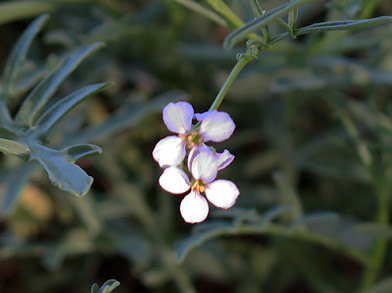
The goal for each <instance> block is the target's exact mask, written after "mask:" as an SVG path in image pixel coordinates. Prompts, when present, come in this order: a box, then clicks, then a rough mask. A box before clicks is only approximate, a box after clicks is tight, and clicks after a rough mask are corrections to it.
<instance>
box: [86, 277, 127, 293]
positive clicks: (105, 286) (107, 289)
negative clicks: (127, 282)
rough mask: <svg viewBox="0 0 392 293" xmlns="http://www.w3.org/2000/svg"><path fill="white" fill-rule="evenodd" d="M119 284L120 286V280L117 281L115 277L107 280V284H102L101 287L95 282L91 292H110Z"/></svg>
mask: <svg viewBox="0 0 392 293" xmlns="http://www.w3.org/2000/svg"><path fill="white" fill-rule="evenodd" d="M118 286H120V282H119V281H116V280H114V279H110V280H108V281H106V282H105V284H103V285H102V287H101V288H99V286H98V285H97V284H94V285H93V286H92V287H91V293H110V292H112V291H113V290H114V289H116V288H117V287H118Z"/></svg>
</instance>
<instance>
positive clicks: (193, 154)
mask: <svg viewBox="0 0 392 293" xmlns="http://www.w3.org/2000/svg"><path fill="white" fill-rule="evenodd" d="M200 153H209V154H211V155H212V151H211V149H210V148H209V147H208V146H206V145H205V144H204V143H203V144H199V145H195V146H194V147H193V148H192V149H191V151H190V152H189V155H188V170H189V171H190V172H191V170H192V169H191V166H192V163H193V160H194V159H195V158H196V156H197V155H198V154H200Z"/></svg>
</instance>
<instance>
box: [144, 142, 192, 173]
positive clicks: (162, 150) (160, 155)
mask: <svg viewBox="0 0 392 293" xmlns="http://www.w3.org/2000/svg"><path fill="white" fill-rule="evenodd" d="M185 154H186V151H185V144H184V143H183V140H182V138H181V137H179V136H174V135H173V136H168V137H165V138H163V139H161V140H160V141H158V143H157V144H156V145H155V148H154V150H153V151H152V156H153V158H154V160H155V161H157V162H158V164H159V166H160V167H162V168H166V167H170V166H178V165H179V164H180V163H181V162H182V160H184V158H185Z"/></svg>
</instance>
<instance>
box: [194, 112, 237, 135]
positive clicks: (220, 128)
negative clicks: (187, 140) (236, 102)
mask: <svg viewBox="0 0 392 293" xmlns="http://www.w3.org/2000/svg"><path fill="white" fill-rule="evenodd" d="M234 129H235V124H234V121H233V119H231V117H230V116H229V114H227V113H225V112H218V111H216V110H214V111H211V112H210V113H209V115H206V116H205V117H204V118H203V120H202V122H201V125H200V131H199V133H200V134H201V135H202V136H203V139H204V142H207V141H210V140H211V141H214V142H221V141H224V140H226V139H228V138H229V137H230V136H231V135H232V134H233V132H234Z"/></svg>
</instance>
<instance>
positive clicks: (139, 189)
mask: <svg viewBox="0 0 392 293" xmlns="http://www.w3.org/2000/svg"><path fill="white" fill-rule="evenodd" d="M252 2H253V3H254V2H255V1H240V0H237V1H236V0H232V1H225V3H226V4H227V5H228V6H227V7H226V6H219V3H221V4H222V3H223V2H222V1H212V0H206V1H190V0H189V1H188V0H177V1H153V0H143V1H136V0H132V1H120V0H115V1H109V0H101V1H87V0H85V1H72V0H62V1H43V0H41V1H38V0H36V1H1V2H0V43H1V46H0V66H1V68H4V67H5V65H6V59H7V56H9V54H10V52H11V50H12V47H13V44H15V42H16V41H17V39H18V38H19V36H20V35H21V34H22V32H23V31H24V30H25V29H26V27H27V26H28V25H29V24H30V23H31V22H32V20H33V18H34V17H36V16H39V15H41V14H43V13H49V20H48V21H47V23H46V24H45V26H43V28H42V29H41V31H40V32H39V33H38V35H37V37H36V38H35V39H34V41H33V42H32V45H31V47H30V49H29V51H28V60H27V62H25V63H24V64H23V66H22V67H21V69H22V72H23V76H22V77H25V78H31V79H34V78H36V80H38V79H39V78H42V76H43V75H44V74H47V73H48V72H50V71H51V70H53V69H54V68H55V67H56V66H57V65H58V64H59V62H60V60H62V59H63V57H64V56H66V55H69V54H70V53H71V52H74V51H75V50H76V49H77V48H81V47H82V46H86V45H88V44H92V43H95V42H104V43H106V46H105V47H104V48H101V49H100V50H99V51H97V52H94V53H93V54H91V55H89V56H88V57H87V58H86V59H85V60H83V62H82V63H81V65H80V66H78V68H76V69H75V70H74V72H73V73H72V74H70V76H69V77H68V78H67V79H66V80H65V82H63V83H62V85H61V87H60V88H59V89H58V90H57V92H56V94H55V96H54V101H52V103H54V102H55V101H57V100H60V98H62V97H65V96H67V95H68V94H70V93H72V92H75V91H76V90H77V89H80V88H82V87H84V86H86V85H89V84H92V83H94V84H95V83H101V82H105V81H112V82H114V83H115V86H114V87H111V88H109V89H106V90H104V91H102V92H99V93H98V94H95V95H94V96H93V97H91V98H89V99H88V100H86V101H84V102H83V103H81V104H80V105H78V106H77V107H75V108H74V109H73V110H72V111H71V112H70V113H69V114H68V115H67V116H65V117H64V118H63V119H62V120H61V121H60V122H59V123H58V124H57V125H56V126H55V127H54V128H53V129H51V131H50V132H49V133H48V136H47V137H46V140H47V141H45V143H47V145H48V146H50V147H53V148H54V149H63V148H64V147H66V146H69V145H73V144H79V143H84V144H87V143H88V144H90V143H93V144H96V145H98V146H99V147H100V148H101V149H102V150H103V152H102V154H99V155H98V156H93V157H88V158H83V159H81V160H79V161H78V165H79V166H80V167H81V168H83V169H84V170H85V171H86V172H87V174H89V175H90V176H92V177H93V178H94V183H93V185H92V187H91V190H90V191H89V192H88V193H87V194H86V195H85V196H83V197H75V196H72V195H71V194H69V193H67V192H65V191H62V190H60V189H58V188H56V187H55V186H53V185H52V184H51V183H50V180H49V179H48V176H47V173H46V172H45V171H44V169H43V168H42V167H41V166H39V165H38V164H32V163H28V164H26V163H25V162H24V161H23V160H21V159H20V158H17V157H15V156H12V155H3V154H0V292H7V293H13V292H29V293H35V292H88V291H89V290H90V288H91V285H92V284H93V283H97V284H98V285H102V284H103V283H104V282H105V281H106V280H108V279H115V280H117V281H119V282H120V283H121V285H120V286H119V287H117V288H116V289H115V290H114V292H373V293H376V292H378V293H380V292H392V279H391V278H390V274H391V272H392V263H391V261H390V259H391V257H390V249H389V248H390V244H389V239H390V237H391V236H392V230H391V227H390V224H389V213H390V211H391V204H390V200H389V198H390V196H391V182H392V180H391V179H392V172H391V171H392V168H391V167H392V152H391V150H392V140H391V138H392V135H391V133H392V118H391V117H392V116H391V115H392V102H391V94H392V88H391V85H392V49H391V48H392V38H391V35H392V25H391V24H383V25H379V26H372V27H369V28H363V29H362V27H360V29H356V30H353V31H351V30H342V31H333V32H324V31H323V32H315V33H312V34H306V35H305V34H304V35H300V34H299V35H298V36H297V37H296V38H295V39H292V38H290V34H289V33H288V32H287V31H286V30H285V28H284V27H283V26H282V25H281V24H279V21H276V19H275V21H273V22H270V23H269V24H268V29H269V33H270V35H271V36H274V35H275V36H278V35H280V34H282V36H284V37H285V39H284V40H282V41H280V42H276V43H273V44H272V46H271V48H266V49H263V50H261V52H260V53H259V54H258V58H257V60H254V61H252V62H251V63H249V64H248V65H247V66H246V67H245V68H244V70H242V71H241V73H240V74H239V76H238V78H237V79H236V81H235V82H234V84H233V85H232V87H231V88H230V90H229V92H228V94H227V97H226V99H225V100H224V102H223V103H222V105H221V107H220V108H219V109H220V110H222V111H226V112H228V113H229V114H230V115H231V117H232V118H233V119H234V121H235V122H236V125H237V128H236V131H235V133H234V135H233V136H232V137H231V138H230V139H229V140H228V141H225V142H224V143H221V144H219V145H217V148H218V151H222V150H223V149H224V148H227V149H229V150H230V152H231V153H233V154H234V155H235V156H236V159H235V161H234V162H233V163H232V164H231V165H230V167H228V168H227V169H225V170H223V171H222V172H220V174H219V176H220V177H221V178H227V179H230V180H232V181H233V182H235V183H236V184H237V186H238V187H239V189H240V191H241V195H240V197H239V199H238V201H237V204H236V205H235V206H234V207H233V208H231V209H229V210H219V209H214V208H213V209H212V211H211V213H210V215H209V217H208V219H207V220H206V221H205V222H204V223H202V224H198V225H194V226H192V225H188V224H186V223H184V222H183V220H182V218H181V216H180V214H179V210H178V207H179V203H180V201H181V199H182V196H175V195H171V194H168V193H166V192H164V191H163V190H161V189H160V187H159V185H158V183H157V180H158V178H159V176H160V172H161V169H160V168H159V166H158V165H157V164H156V162H154V161H153V159H152V156H151V152H152V149H153V148H154V145H155V144H156V142H157V141H158V140H159V139H161V138H162V137H165V136H167V135H168V134H169V132H168V130H167V129H166V127H165V125H164V124H163V122H162V118H161V111H162V109H163V107H164V106H165V105H166V104H167V103H169V102H170V101H178V100H187V101H189V102H190V103H192V104H193V106H194V108H195V110H196V112H204V111H207V110H208V108H209V107H210V105H211V103H212V102H213V101H214V98H215V96H216V95H217V93H218V92H219V90H220V88H221V86H222V85H223V83H224V81H225V79H226V77H227V75H228V74H229V72H230V70H231V69H232V68H233V66H234V65H235V64H236V62H237V61H236V54H237V53H243V52H245V50H246V46H245V42H246V39H244V40H238V44H237V41H236V44H237V45H236V46H234V47H232V48H231V49H226V50H225V49H224V48H223V44H224V40H225V38H226V37H227V35H228V34H229V33H231V32H233V31H235V29H237V28H238V27H241V26H242V25H243V24H244V23H247V24H248V25H249V22H251V21H252V19H254V17H255V16H254V14H253V11H252V5H251V4H252ZM286 2H288V1H276V0H268V1H267V0H266V1H259V3H260V6H261V8H262V9H265V10H266V11H267V13H268V12H269V11H271V10H272V9H273V8H275V7H278V6H279V5H281V4H284V3H286ZM292 2H300V1H292ZM303 2H305V1H303ZM307 2H310V3H308V4H307V5H306V6H301V8H300V10H299V15H298V22H297V24H296V25H297V27H298V28H299V27H305V26H308V25H312V24H314V23H318V22H323V21H338V20H339V21H340V20H361V19H366V18H373V17H380V16H388V15H391V14H392V4H391V3H390V1H388V0H377V1H375V0H369V1H366V0H363V1H360V0H344V1H338V0H330V1H307ZM228 7H229V8H230V11H231V12H233V15H234V16H233V15H231V18H230V17H229V16H230V14H228V13H227V10H226V11H225V10H224V9H227V8H228ZM282 17H283V19H284V20H287V21H288V22H289V23H290V17H294V15H293V14H290V16H289V17H287V16H286V14H285V15H283V16H282ZM241 19H242V21H241ZM388 21H389V20H388ZM264 28H265V27H264ZM252 33H253V34H256V33H257V34H259V35H260V36H262V32H261V31H260V29H259V28H257V30H255V31H253V32H252ZM264 33H265V31H264ZM232 40H233V39H232ZM225 45H227V46H228V47H230V45H235V44H234V43H228V39H226V43H225ZM21 81H23V78H21ZM34 81H35V80H33V82H32V83H34ZM3 84H4V80H2V89H4V88H3V86H4V85H3ZM21 84H23V83H21ZM25 95H26V90H25V89H24V88H23V86H21V87H20V92H19V93H18V95H17V97H16V98H14V99H13V100H12V101H11V102H10V104H9V108H10V110H11V114H12V115H14V114H15V113H16V112H17V110H18V108H19V107H20V105H21V103H22V101H23V98H24V97H25ZM0 121H1V119H0ZM0 138H2V137H0ZM93 150H94V151H92V152H94V153H95V152H98V151H96V149H93ZM83 151H86V149H83ZM89 151H90V149H89Z"/></svg>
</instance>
